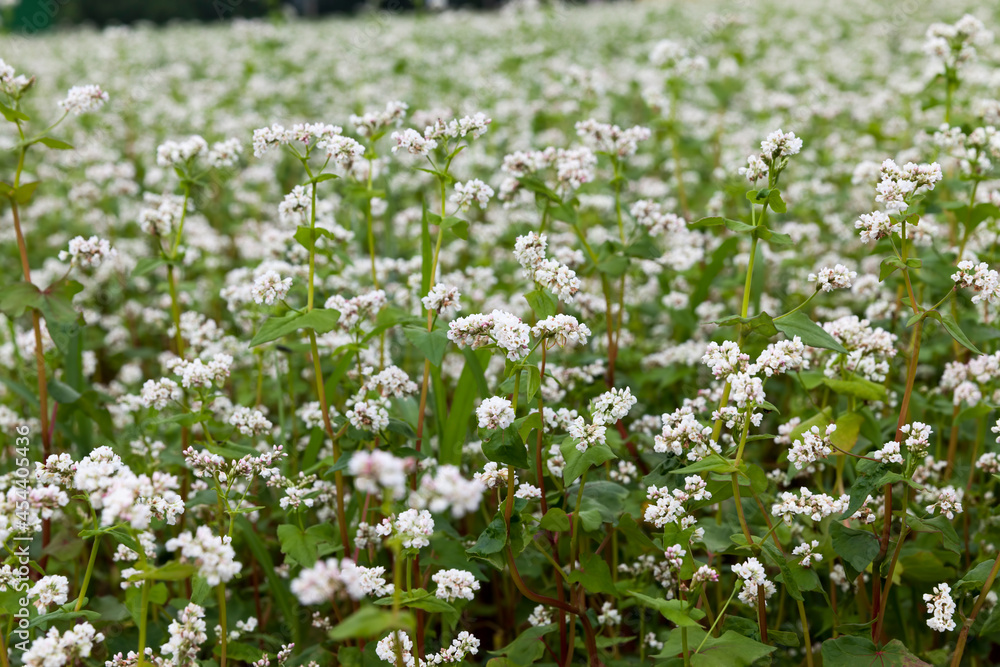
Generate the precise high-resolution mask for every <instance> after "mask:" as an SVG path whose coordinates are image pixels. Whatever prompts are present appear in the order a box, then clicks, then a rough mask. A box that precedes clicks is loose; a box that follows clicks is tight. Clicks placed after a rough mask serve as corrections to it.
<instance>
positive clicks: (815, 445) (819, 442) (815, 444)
mask: <svg viewBox="0 0 1000 667" xmlns="http://www.w3.org/2000/svg"><path fill="white" fill-rule="evenodd" d="M836 430H837V425H836V424H830V425H828V426H827V427H826V434H825V435H823V436H820V434H819V427H818V426H813V427H812V428H810V429H809V430H808V431H806V432H804V433H803V434H802V439H801V440H796V441H795V442H794V443H793V444H792V448H791V449H790V450H788V461H789V462H790V463H792V464H793V465H794V466H795V468H796V469H797V470H804V469H806V468H808V467H809V466H811V465H812V464H813V463H815V462H816V461H818V460H820V459H825V458H826V457H828V456H830V454H832V453H833V445H832V443H831V442H830V435H832V434H833V432H834V431H836Z"/></svg>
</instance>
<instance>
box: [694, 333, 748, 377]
mask: <svg viewBox="0 0 1000 667" xmlns="http://www.w3.org/2000/svg"><path fill="white" fill-rule="evenodd" d="M701 360H702V362H704V364H705V365H706V366H708V367H709V368H710V369H711V370H712V375H714V376H715V378H716V379H717V380H721V379H727V381H728V378H729V377H730V376H733V375H735V374H736V373H738V372H740V371H744V370H746V367H747V363H748V362H749V361H750V355H748V354H745V353H743V352H740V348H739V346H738V345H737V344H736V343H734V342H732V341H728V340H727V341H725V342H724V343H722V345H719V344H718V343H716V342H714V341H713V342H711V343H709V344H708V348H707V349H706V350H705V355H704V356H703V357H702V358H701Z"/></svg>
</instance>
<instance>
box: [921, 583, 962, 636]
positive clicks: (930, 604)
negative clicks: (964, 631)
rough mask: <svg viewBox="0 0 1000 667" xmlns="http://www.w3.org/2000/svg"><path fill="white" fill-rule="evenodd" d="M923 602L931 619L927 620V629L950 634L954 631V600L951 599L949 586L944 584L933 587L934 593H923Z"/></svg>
mask: <svg viewBox="0 0 1000 667" xmlns="http://www.w3.org/2000/svg"><path fill="white" fill-rule="evenodd" d="M924 602H926V603H927V611H928V613H930V615H931V617H930V618H929V619H927V627H929V628H930V629H931V630H937V631H938V632H950V631H951V630H954V629H955V621H954V619H953V618H952V617H953V616H954V615H955V600H953V599H952V597H951V586H949V585H948V584H946V583H941V584H938V585H937V586H935V587H934V593H933V594H931V593H924Z"/></svg>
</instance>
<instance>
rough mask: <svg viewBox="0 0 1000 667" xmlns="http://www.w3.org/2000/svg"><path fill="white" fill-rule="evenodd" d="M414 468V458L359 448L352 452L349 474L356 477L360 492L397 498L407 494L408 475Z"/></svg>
mask: <svg viewBox="0 0 1000 667" xmlns="http://www.w3.org/2000/svg"><path fill="white" fill-rule="evenodd" d="M412 469H413V459H409V458H405V459H404V458H398V457H396V456H393V455H392V454H390V453H389V452H387V451H384V450H381V449H373V450H371V451H368V450H367V449H359V450H358V451H356V452H354V453H353V454H351V458H350V460H349V461H348V463H347V474H348V475H350V476H352V477H353V478H354V487H355V488H356V489H357V490H358V491H359V492H360V493H370V494H372V495H376V496H381V495H383V494H386V495H387V496H388V497H391V498H394V499H396V500H398V499H400V498H402V497H403V496H405V495H406V475H407V473H409V472H410V471H411V470H412Z"/></svg>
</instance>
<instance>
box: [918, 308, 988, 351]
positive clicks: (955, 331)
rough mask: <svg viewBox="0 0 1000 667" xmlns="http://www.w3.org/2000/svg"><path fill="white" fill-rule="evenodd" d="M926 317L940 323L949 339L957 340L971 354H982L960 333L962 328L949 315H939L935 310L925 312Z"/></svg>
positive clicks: (962, 332)
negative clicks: (949, 336)
mask: <svg viewBox="0 0 1000 667" xmlns="http://www.w3.org/2000/svg"><path fill="white" fill-rule="evenodd" d="M927 316H928V317H933V318H934V319H936V320H938V321H939V322H941V324H942V325H944V328H945V330H946V331H947V332H948V333H949V334H950V335H951V337H952V338H954V339H955V340H957V341H958V342H959V344H960V345H962V346H963V347H964V348H965V349H967V350H969V351H970V352H972V353H973V354H982V352H980V351H979V348H978V347H976V346H975V345H974V344H973V343H972V341H971V340H969V337H968V336H966V335H965V332H964V331H962V327H960V326H959V325H958V322H956V321H955V318H954V317H952V315H951V313H939V312H938V311H936V310H931V311H928V312H927Z"/></svg>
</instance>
